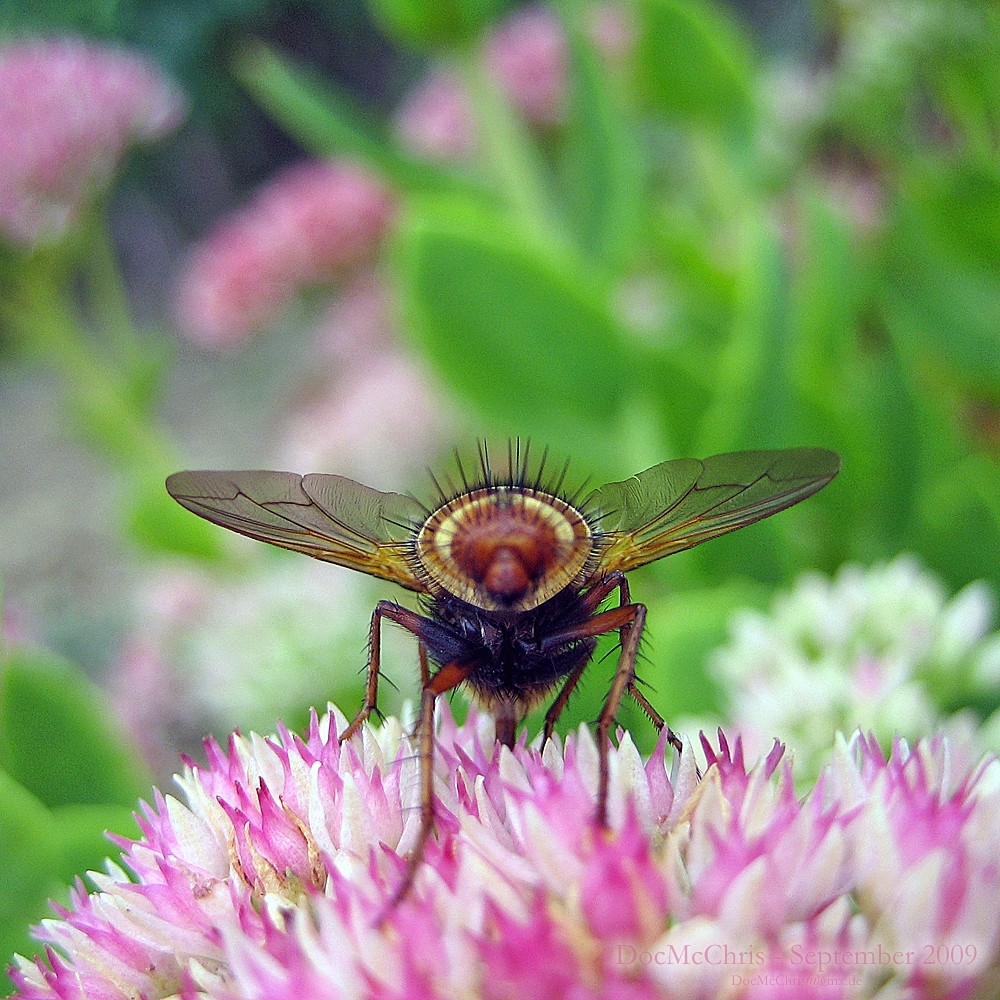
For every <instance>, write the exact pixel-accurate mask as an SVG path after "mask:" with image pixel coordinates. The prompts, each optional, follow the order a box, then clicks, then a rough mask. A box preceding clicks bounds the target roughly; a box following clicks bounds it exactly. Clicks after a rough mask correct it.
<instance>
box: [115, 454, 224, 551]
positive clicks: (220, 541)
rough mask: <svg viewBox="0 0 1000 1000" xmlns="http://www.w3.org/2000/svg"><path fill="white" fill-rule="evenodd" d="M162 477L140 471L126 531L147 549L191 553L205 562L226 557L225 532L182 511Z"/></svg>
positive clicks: (127, 509) (130, 504) (133, 489)
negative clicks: (168, 491) (169, 492)
mask: <svg viewBox="0 0 1000 1000" xmlns="http://www.w3.org/2000/svg"><path fill="white" fill-rule="evenodd" d="M164 478H165V477H161V476H159V475H151V476H149V475H145V474H144V473H143V474H140V475H137V476H136V477H135V481H134V483H133V486H132V491H131V495H130V497H129V500H128V503H127V508H126V514H125V530H126V531H127V533H128V536H129V538H130V539H131V540H132V541H133V542H135V543H136V544H137V545H139V546H140V547H141V548H143V549H144V550H146V551H147V552H154V553H168V554H171V555H182V556H190V557H193V558H195V559H200V560H203V561H205V562H218V561H221V560H222V559H224V558H225V556H226V552H227V548H226V544H227V543H226V540H225V534H224V533H223V532H221V531H219V530H218V528H217V527H215V525H212V524H209V523H208V522H207V521H204V520H202V519H201V518H199V517H195V516H193V515H192V514H191V513H190V512H189V511H186V510H184V508H183V507H181V506H180V505H179V504H178V503H177V502H176V501H175V500H174V499H173V498H172V497H171V496H170V495H169V494H168V493H167V488H166V486H165V485H164Z"/></svg>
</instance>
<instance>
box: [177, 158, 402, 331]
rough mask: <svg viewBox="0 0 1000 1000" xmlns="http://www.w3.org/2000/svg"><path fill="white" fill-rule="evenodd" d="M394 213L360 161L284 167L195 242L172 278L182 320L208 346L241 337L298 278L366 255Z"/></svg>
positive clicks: (275, 310) (273, 314)
mask: <svg viewBox="0 0 1000 1000" xmlns="http://www.w3.org/2000/svg"><path fill="white" fill-rule="evenodd" d="M392 213H393V197H392V195H391V193H390V192H389V191H388V190H387V189H386V188H385V187H384V186H383V185H382V184H381V183H379V181H377V180H376V179H375V178H373V177H372V176H371V175H370V174H368V173H366V172H365V171H364V170H362V169H361V168H360V167H357V166H354V165H353V164H351V163H347V162H323V161H309V162H305V163H300V164H296V165H294V166H292V167H289V168H288V169H286V170H285V171H284V172H283V173H282V174H279V175H278V176H277V177H276V178H275V179H274V180H273V181H271V182H270V183H269V184H267V185H266V186H265V187H263V188H262V189H261V190H260V191H259V192H257V194H256V195H255V196H254V198H253V199H252V200H251V201H250V203H249V204H248V205H246V206H245V207H244V208H243V209H242V210H241V211H239V212H237V213H236V214H235V215H234V216H232V217H231V218H230V219H229V220H227V221H226V222H224V223H223V224H222V225H220V226H219V227H217V228H216V229H214V230H213V231H212V232H211V233H210V234H209V235H208V237H207V238H206V239H205V240H204V241H203V242H202V243H200V244H199V245H198V246H196V247H195V249H194V250H193V252H192V254H191V257H190V259H189V261H188V263H187V266H186V268H185V270H184V273H183V275H182V277H181V281H180V285H179V288H178V296H177V314H178V319H179V322H180V324H181V326H182V328H183V329H184V331H185V332H186V333H187V334H188V335H189V336H190V337H191V338H192V339H193V340H195V341H196V342H198V343H201V344H203V345H205V346H212V347H218V346H224V345H227V344H232V343H237V342H239V341H241V340H243V339H244V338H246V337H247V336H249V335H250V334H252V333H254V332H256V331H257V330H259V329H260V328H262V327H264V326H266V325H268V324H269V323H273V322H274V321H276V320H277V319H278V317H279V316H280V314H281V312H282V311H283V309H284V308H285V307H286V306H287V305H288V303H289V301H290V300H291V299H292V298H293V297H294V295H295V294H296V293H297V292H298V291H300V290H301V289H303V288H304V287H308V286H309V285H313V284H316V283H320V282H324V281H330V280H332V279H334V278H335V277H337V276H340V275H342V274H344V273H345V272H346V271H348V270H350V269H351V268H352V267H355V266H356V265H358V264H360V263H362V262H364V261H367V260H368V259H370V257H371V256H372V255H373V254H374V252H375V251H376V249H377V248H378V246H379V244H380V242H381V239H382V237H383V235H384V233H385V231H386V229H387V227H388V225H389V222H390V220H391V218H392Z"/></svg>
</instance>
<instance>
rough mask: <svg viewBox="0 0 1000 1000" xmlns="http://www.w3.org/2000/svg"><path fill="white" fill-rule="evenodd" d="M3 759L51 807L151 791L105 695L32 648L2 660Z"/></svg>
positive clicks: (122, 801) (123, 800) (124, 799)
mask: <svg viewBox="0 0 1000 1000" xmlns="http://www.w3.org/2000/svg"><path fill="white" fill-rule="evenodd" d="M0 763H2V764H3V766H4V767H5V768H6V769H7V770H8V771H9V772H10V774H11V775H12V776H13V777H14V778H15V779H16V780H18V781H20V782H21V783H22V784H23V785H24V786H25V787H26V788H27V789H28V790H29V791H31V792H33V793H34V794H35V795H37V796H38V798H40V799H41V800H42V801H43V802H44V803H45V804H46V805H49V806H61V805H68V804H72V803H76V804H84V803H90V804H98V803H117V804H119V805H123V806H131V805H132V804H133V803H134V802H135V801H136V799H138V798H139V796H141V795H143V794H146V793H147V792H148V789H149V779H148V776H147V775H146V773H145V769H144V768H143V766H142V765H141V763H140V762H139V757H138V753H137V751H136V750H135V749H134V748H133V747H131V746H130V745H129V744H128V742H127V741H126V740H125V738H124V736H123V734H122V733H121V731H120V729H119V727H118V726H117V725H116V723H115V721H114V720H113V719H112V717H111V715H110V713H109V711H108V705H107V697H106V696H105V695H104V694H102V693H101V692H100V691H99V690H98V689H97V688H96V687H95V686H94V685H93V684H92V683H91V682H90V681H88V680H87V678H86V677H85V676H84V675H83V674H82V673H81V672H80V671H79V670H78V669H77V668H76V667H74V666H73V665H72V664H70V663H68V662H67V661H65V660H62V659H60V658H59V657H57V656H54V655H53V654H51V653H47V652H45V651H42V650H37V649H24V648H22V649H17V650H15V651H13V652H12V653H10V654H9V655H8V656H7V657H6V659H5V662H4V665H3V673H2V676H0Z"/></svg>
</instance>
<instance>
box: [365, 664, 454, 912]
mask: <svg viewBox="0 0 1000 1000" xmlns="http://www.w3.org/2000/svg"><path fill="white" fill-rule="evenodd" d="M424 664H426V659H424V660H423V661H422V665H424ZM471 672H472V665H469V664H463V663H461V662H460V661H455V662H452V663H448V664H446V665H445V666H443V667H442V668H441V669H440V670H439V671H438V672H437V673H436V674H435V675H434V676H433V677H430V678H428V679H427V680H426V682H425V683H424V685H423V689H422V691H421V694H420V718H419V719H418V720H417V757H418V760H419V763H420V829H419V830H418V832H417V842H416V843H415V844H414V845H413V849H412V850H411V851H410V854H409V857H408V858H407V859H406V870H405V871H404V872H403V877H402V878H401V879H400V880H399V884H398V885H397V886H396V888H395V889H394V890H393V893H392V895H391V896H390V897H389V901H388V902H387V903H386V905H385V908H384V909H383V910H382V913H381V914H380V916H379V918H378V921H377V923H382V922H383V921H384V920H385V918H386V917H387V916H388V915H389V914H390V913H391V912H392V911H393V910H394V909H395V908H396V907H397V906H398V905H399V904H400V902H402V900H403V899H404V898H405V896H406V894H407V893H408V892H409V891H410V889H411V887H412V886H413V880H414V879H415V878H416V876H417V871H418V870H419V869H420V863H421V861H423V857H424V851H425V850H426V849H427V841H428V840H429V839H430V836H431V833H432V832H433V831H434V705H435V703H436V701H437V698H438V695H441V694H444V693H445V692H447V691H450V690H451V689H452V688H454V687H458V685H459V684H461V683H462V682H463V681H464V680H465V679H466V678H467V677H468V676H469V674H470V673H471Z"/></svg>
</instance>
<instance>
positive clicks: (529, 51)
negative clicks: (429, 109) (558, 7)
mask: <svg viewBox="0 0 1000 1000" xmlns="http://www.w3.org/2000/svg"><path fill="white" fill-rule="evenodd" d="M566 60H567V50H566V36H565V33H564V31H563V28H562V25H561V24H560V23H559V19H558V18H557V17H556V15H555V14H554V13H553V12H552V11H551V10H549V9H548V8H545V7H528V8H525V9H523V10H519V11H516V12H515V13H514V14H512V15H511V16H510V17H509V18H508V19H507V20H506V21H504V23H503V24H501V25H500V26H499V27H498V28H497V29H496V30H495V31H494V32H493V34H492V35H491V36H490V38H489V39H488V40H487V43H486V65H487V67H488V68H489V70H490V71H491V72H492V73H493V74H494V75H495V76H496V79H497V82H498V84H499V86H500V89H501V90H502V91H503V92H504V93H505V94H506V95H507V97H508V99H509V100H510V101H511V103H512V104H513V105H514V107H515V108H517V109H518V110H519V111H520V112H521V113H522V114H523V115H524V116H525V118H527V119H528V121H530V122H532V123H534V124H536V125H542V126H550V125H557V124H558V123H559V122H560V121H561V119H562V114H563V106H564V104H565V98H566Z"/></svg>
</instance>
